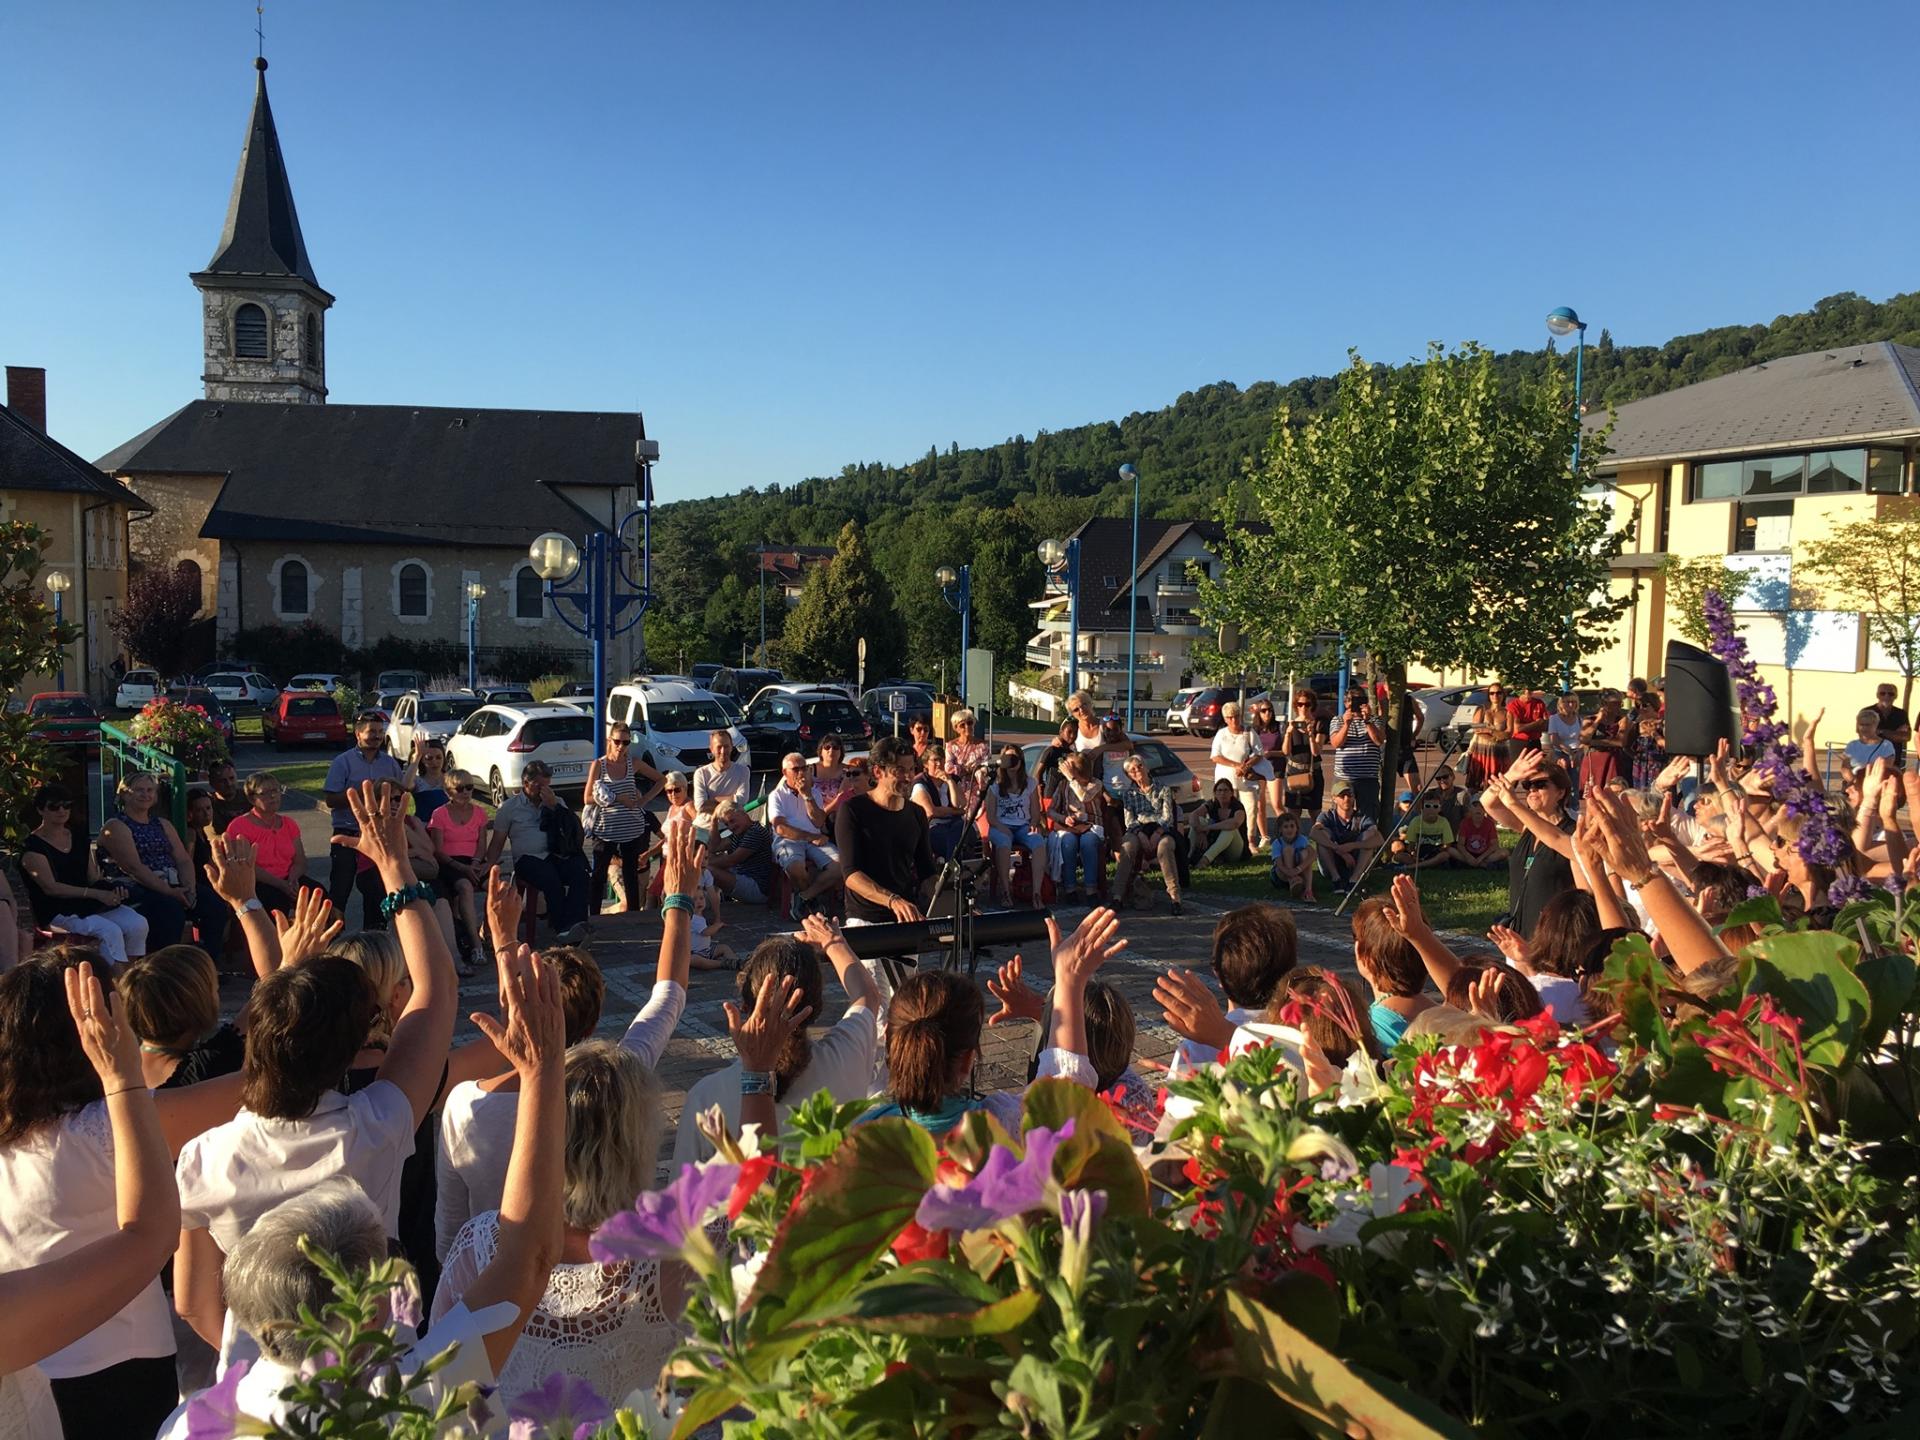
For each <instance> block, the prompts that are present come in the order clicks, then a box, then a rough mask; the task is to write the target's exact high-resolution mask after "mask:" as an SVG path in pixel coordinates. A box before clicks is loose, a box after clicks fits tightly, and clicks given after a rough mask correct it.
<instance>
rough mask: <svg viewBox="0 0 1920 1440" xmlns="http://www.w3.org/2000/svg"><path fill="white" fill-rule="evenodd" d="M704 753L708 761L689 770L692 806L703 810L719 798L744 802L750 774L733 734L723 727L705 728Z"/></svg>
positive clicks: (708, 808)
mask: <svg viewBox="0 0 1920 1440" xmlns="http://www.w3.org/2000/svg"><path fill="white" fill-rule="evenodd" d="M707 753H708V754H709V755H711V756H712V757H713V760H712V762H711V763H710V764H706V765H702V766H701V767H700V768H699V769H698V770H696V771H694V772H693V808H694V809H695V810H698V811H700V812H702V813H703V814H704V813H705V812H707V811H709V810H712V809H714V808H715V807H716V806H718V805H719V803H720V802H721V801H722V800H737V801H739V802H740V803H741V804H742V805H745V804H746V803H747V798H748V797H747V792H748V791H750V790H751V789H752V788H753V775H752V772H751V771H749V770H748V769H747V762H746V761H744V760H742V759H741V758H740V750H739V747H738V746H736V745H735V744H734V743H733V736H732V735H731V734H730V733H729V732H727V731H725V730H713V731H710V732H708V735H707Z"/></svg>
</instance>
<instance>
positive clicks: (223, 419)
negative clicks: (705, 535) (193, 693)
mask: <svg viewBox="0 0 1920 1440" xmlns="http://www.w3.org/2000/svg"><path fill="white" fill-rule="evenodd" d="M645 436H646V424H645V421H644V420H643V419H642V417H641V416H640V415H638V414H636V413H633V412H631V411H625V412H622V411H614V412H590V411H570V410H561V411H540V410H473V409H464V408H462V409H450V408H444V407H437V406H435V407H429V406H413V405H294V404H273V403H268V402H261V401H234V400H226V401H221V400H195V401H193V402H191V403H190V404H187V405H185V406H183V407H181V408H180V409H179V410H176V411H175V412H174V413H173V414H171V415H169V416H168V417H167V418H166V419H164V420H162V421H161V422H160V423H159V424H158V425H155V426H153V427H152V428H151V429H149V430H147V431H145V432H143V433H142V434H140V435H138V436H136V437H134V438H133V439H132V440H130V441H128V442H127V443H126V444H125V445H122V446H120V447H119V448H118V449H116V450H113V451H110V452H109V453H107V454H106V455H103V456H101V457H100V459H99V461H98V462H97V463H98V465H99V466H100V468H101V469H103V470H107V471H111V472H112V473H114V474H116V475H124V476H129V477H133V478H134V481H135V483H136V484H137V483H138V477H139V476H141V475H147V474H176V475H179V474H184V475H221V476H225V477H226V483H225V484H224V485H223V486H222V487H221V490H220V494H219V497H218V498H217V499H216V500H215V501H214V505H213V509H212V511H211V512H210V513H209V514H208V516H207V520H206V523H205V524H204V525H203V526H202V527H201V530H200V533H201V534H202V535H203V536H206V537H207V538H208V539H213V540H338V541H346V542H356V543H364V544H375V545H510V546H514V547H516V548H524V547H525V546H526V544H527V543H528V542H529V541H530V540H532V539H533V537H534V536H536V535H539V534H541V533H543V532H545V531H548V530H563V531H569V532H571V531H574V530H577V529H579V528H581V522H582V520H583V519H585V518H587V517H586V514H585V512H584V511H583V510H581V509H580V508H579V507H578V506H577V505H575V504H573V503H572V502H571V501H569V500H568V499H567V498H566V496H565V495H564V494H563V493H562V489H561V487H566V488H574V487H584V488H604V489H608V490H614V489H620V488H637V486H638V485H639V483H640V472H639V469H638V463H637V461H636V458H635V453H634V450H635V446H636V444H637V443H638V442H639V441H640V440H642V439H644V438H645Z"/></svg>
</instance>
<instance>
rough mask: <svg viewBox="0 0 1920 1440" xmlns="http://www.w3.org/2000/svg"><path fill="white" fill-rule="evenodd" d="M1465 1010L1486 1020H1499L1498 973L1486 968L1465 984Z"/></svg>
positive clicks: (1490, 967) (1491, 968)
mask: <svg viewBox="0 0 1920 1440" xmlns="http://www.w3.org/2000/svg"><path fill="white" fill-rule="evenodd" d="M1467 1008H1468V1009H1469V1010H1471V1011H1472V1012H1473V1013H1474V1014H1476V1015H1479V1016H1483V1017H1484V1018H1486V1019H1488V1020H1498V1019H1499V1018H1500V972H1499V971H1498V970H1495V969H1494V968H1493V967H1492V966H1488V967H1487V968H1486V969H1484V970H1482V971H1481V972H1480V973H1479V974H1478V975H1476V976H1474V977H1473V979H1472V980H1470V981H1468V982H1467Z"/></svg>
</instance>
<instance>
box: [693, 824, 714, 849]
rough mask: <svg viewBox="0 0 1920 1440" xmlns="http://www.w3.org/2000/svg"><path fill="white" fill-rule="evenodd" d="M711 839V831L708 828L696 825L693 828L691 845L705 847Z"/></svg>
mask: <svg viewBox="0 0 1920 1440" xmlns="http://www.w3.org/2000/svg"><path fill="white" fill-rule="evenodd" d="M712 839H713V831H712V829H711V828H710V827H708V826H706V825H696V826H694V827H693V843H694V844H696V845H705V844H707V843H708V842H709V841H711V840H712Z"/></svg>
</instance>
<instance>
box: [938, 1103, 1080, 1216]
mask: <svg viewBox="0 0 1920 1440" xmlns="http://www.w3.org/2000/svg"><path fill="white" fill-rule="evenodd" d="M1072 1138H1073V1121H1071V1120H1069V1121H1067V1123H1066V1124H1064V1125H1062V1126H1061V1127H1060V1128H1059V1129H1058V1130H1049V1129H1047V1128H1046V1127H1045V1126H1040V1127H1037V1128H1035V1129H1032V1130H1029V1131H1028V1132H1027V1137H1026V1143H1027V1153H1026V1155H1025V1156H1024V1157H1016V1156H1015V1155H1014V1153H1013V1152H1012V1151H1011V1150H1009V1149H1007V1148H1006V1147H1005V1146H1004V1145H996V1146H995V1147H994V1148H993V1152H992V1153H991V1154H989V1155H988V1156H987V1163H986V1164H984V1165H982V1166H981V1167H980V1173H979V1174H978V1175H975V1176H974V1177H973V1178H972V1179H971V1180H969V1181H967V1183H966V1184H964V1185H936V1186H934V1187H933V1189H931V1190H929V1191H928V1192H927V1193H926V1194H925V1195H924V1196H923V1197H922V1198H921V1200H920V1208H919V1210H918V1211H917V1212H916V1213H915V1215H914V1219H915V1220H917V1221H918V1222H919V1223H920V1227H921V1228H922V1229H923V1230H986V1229H990V1228H991V1227H993V1226H995V1225H998V1224H999V1223H1000V1222H1001V1221H1002V1220H1011V1219H1012V1218H1013V1217H1014V1216H1016V1215H1024V1214H1026V1213H1027V1212H1028V1211H1029V1210H1037V1209H1039V1208H1040V1206H1041V1204H1042V1203H1043V1202H1044V1201H1045V1199H1046V1195H1047V1187H1048V1186H1049V1185H1051V1184H1052V1183H1053V1156H1054V1152H1055V1151H1057V1150H1058V1149H1059V1148H1060V1147H1061V1145H1063V1144H1065V1143H1066V1142H1067V1141H1068V1140H1070V1139H1072Z"/></svg>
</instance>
